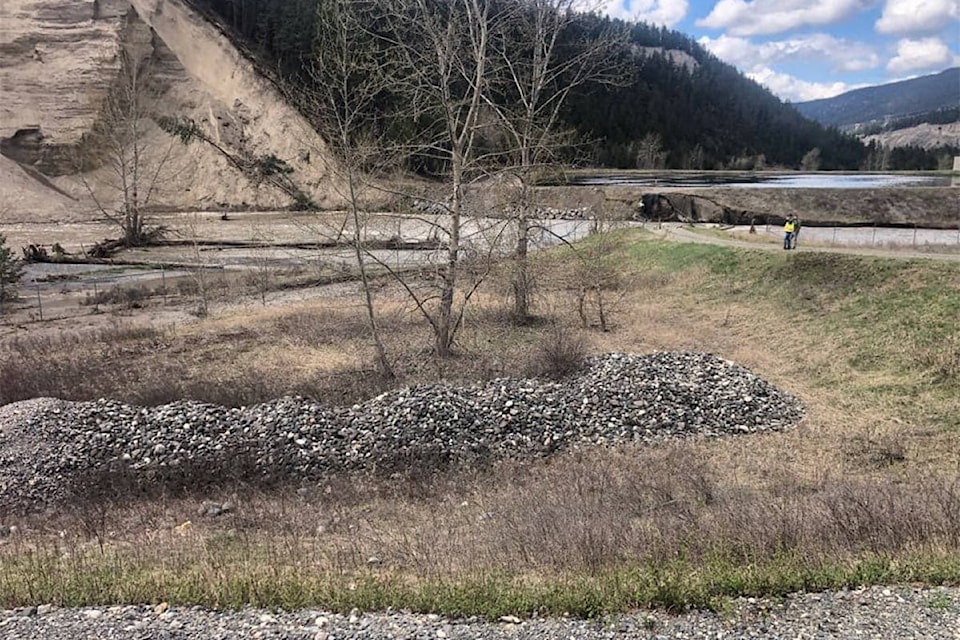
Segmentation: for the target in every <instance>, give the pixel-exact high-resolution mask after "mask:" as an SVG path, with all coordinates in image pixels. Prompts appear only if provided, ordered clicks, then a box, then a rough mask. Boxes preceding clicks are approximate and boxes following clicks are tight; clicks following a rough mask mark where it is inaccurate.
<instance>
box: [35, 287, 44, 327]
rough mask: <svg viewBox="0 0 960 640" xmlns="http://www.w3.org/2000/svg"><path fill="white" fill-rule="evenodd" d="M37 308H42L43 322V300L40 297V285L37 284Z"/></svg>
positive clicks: (41, 318)
mask: <svg viewBox="0 0 960 640" xmlns="http://www.w3.org/2000/svg"><path fill="white" fill-rule="evenodd" d="M36 285H37V306H38V307H39V308H40V322H43V299H42V298H41V297H40V283H39V282H37V283H36Z"/></svg>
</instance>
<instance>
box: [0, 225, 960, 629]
mask: <svg viewBox="0 0 960 640" xmlns="http://www.w3.org/2000/svg"><path fill="white" fill-rule="evenodd" d="M608 261H609V263H610V264H614V265H616V268H617V271H618V276H619V279H620V282H621V284H622V287H621V291H619V292H612V291H611V292H610V294H611V295H610V301H611V308H612V317H613V322H614V324H615V327H614V330H613V331H611V332H608V333H602V334H601V333H593V332H588V338H589V340H590V342H591V344H592V348H593V349H594V350H596V351H609V350H623V351H647V350H651V349H695V350H705V351H711V352H715V353H718V354H720V355H722V356H724V357H727V358H730V359H732V360H735V361H738V362H740V363H741V364H744V365H746V366H748V367H750V368H752V369H753V370H754V371H755V372H757V373H759V374H760V375H762V376H764V377H765V378H767V379H769V380H771V381H773V382H774V383H776V384H778V385H780V386H781V387H783V388H785V389H787V390H789V391H790V392H792V393H794V394H797V395H799V396H800V397H801V398H802V399H803V400H804V402H805V403H806V404H807V407H808V417H807V418H806V419H805V421H804V424H803V425H802V426H801V427H800V428H798V429H796V430H794V431H791V432H788V433H782V434H767V435H761V436H751V437H743V438H727V439H721V440H713V441H704V442H680V443H676V444H672V445H666V446H663V447H656V448H633V447H624V448H623V449H621V450H617V451H612V450H611V451H584V452H574V453H571V454H568V455H565V456H561V457H560V458H558V459H556V460H554V461H552V462H549V463H542V464H528V465H511V464H504V465H501V466H500V468H499V469H498V472H497V473H495V474H490V473H485V472H469V471H466V472H463V473H462V474H453V475H449V476H444V477H426V478H424V477H411V478H407V479H401V480H393V481H390V482H389V483H380V482H377V481H375V480H370V479H367V480H363V479H354V481H353V482H349V481H346V480H339V479H331V480H330V482H329V483H328V484H326V485H324V486H319V487H313V488H308V489H306V490H304V491H301V492H298V493H293V492H289V493H288V492H286V491H279V492H257V491H252V490H243V489H242V488H233V489H223V490H222V491H219V492H216V491H215V492H213V493H207V494H203V495H196V496H179V497H173V496H168V497H164V498H161V499H157V500H153V501H150V502H147V503H131V502H128V501H124V500H117V501H116V502H114V503H110V504H107V505H106V506H105V507H103V508H79V507H78V508H77V509H75V510H68V511H67V512H65V513H62V514H58V515H55V516H43V517H40V516H37V517H35V518H32V519H27V520H25V521H23V522H22V525H23V527H24V529H25V530H26V533H24V534H22V535H19V536H16V537H14V538H12V539H11V540H12V542H9V543H7V544H5V545H3V546H0V606H2V605H7V606H10V605H15V604H22V603H30V602H33V603H36V602H43V601H55V602H63V603H69V604H83V603H94V602H100V603H102V602H115V601H126V602H137V601H159V600H169V601H175V602H199V603H203V604H207V605H210V606H239V605H240V604H243V603H247V602H250V603H256V604H260V605H266V606H282V607H286V608H289V607H298V606H306V605H320V606H326V607H332V608H338V609H349V608H351V607H353V606H358V607H361V608H385V607H388V606H393V607H406V608H411V609H418V610H427V611H439V612H446V613H453V614H482V615H490V616H498V615H502V614H505V613H521V614H524V613H532V612H535V611H539V612H541V613H563V612H570V613H574V614H579V615H599V614H603V613H607V612H612V611H621V610H625V609H630V608H632V607H636V606H646V605H654V606H665V607H668V608H682V607H684V606H688V605H694V606H722V599H723V598H724V597H728V596H733V595H738V594H779V593H784V592H787V591H791V590H796V589H805V588H806V589H820V588H831V587H838V586H843V585H857V584H865V583H877V582H880V583H883V582H899V581H922V582H932V583H941V582H950V583H956V582H958V581H960V563H958V561H957V558H958V557H960V525H958V523H960V485H958V469H960V418H958V416H960V336H958V327H957V320H956V319H957V317H958V315H960V314H958V312H960V265H953V264H939V263H930V262H921V261H917V262H906V261H894V260H880V259H872V258H857V257H847V256H836V255H826V254H804V253H798V254H786V253H784V254H780V253H767V252H753V251H743V250H735V249H728V248H723V247H714V246H706V245H685V244H673V243H662V242H657V241H654V240H652V239H650V238H649V237H648V236H645V235H644V234H643V233H642V232H639V231H632V232H628V233H624V234H622V235H619V236H618V237H617V242H616V246H615V248H614V249H613V250H612V251H611V253H610V254H609V256H608ZM574 262H575V261H574V260H572V259H571V258H570V256H569V255H566V256H565V255H563V254H562V253H555V254H553V255H551V256H549V257H545V258H543V259H542V260H541V261H540V266H541V268H542V273H541V277H540V287H541V288H540V291H541V300H542V309H544V310H545V311H544V312H545V313H547V312H549V314H550V315H552V316H553V317H554V318H555V319H556V320H557V321H558V322H559V323H560V324H561V325H562V326H567V324H569V323H572V322H573V320H574V318H575V315H574V314H573V312H572V307H573V301H572V300H571V298H570V296H569V294H567V293H565V292H564V290H565V287H566V285H567V284H568V283H569V278H570V276H571V273H570V271H571V267H570V265H571V264H573V263H574ZM498 300H499V298H498V297H497V295H496V292H494V291H490V292H487V295H486V296H485V298H484V301H485V305H486V307H481V308H478V309H477V310H475V311H474V313H473V314H472V315H471V318H470V322H468V325H467V333H465V334H464V335H463V336H462V346H463V348H464V349H465V350H468V351H470V352H471V355H472V357H470V358H460V359H458V360H457V361H456V362H454V363H453V364H451V365H448V367H449V368H448V370H447V371H446V375H447V376H448V377H451V378H453V379H456V378H457V377H458V376H459V377H463V378H470V377H476V376H480V375H495V374H500V373H503V372H504V371H519V370H523V369H524V367H525V366H526V365H527V364H529V362H531V361H533V360H535V358H536V353H537V344H538V341H539V340H541V334H542V333H544V332H543V331H542V330H540V329H537V328H527V329H511V328H508V327H506V326H504V324H503V323H502V322H500V321H499V320H498V319H499V317H500V316H499V315H498V312H497V308H498V303H497V301H498ZM327 307H329V305H327ZM341 307H342V308H334V309H330V308H325V309H324V310H323V311H321V310H319V309H318V308H316V307H305V308H303V309H296V310H280V311H278V310H272V311H264V312H262V313H260V314H247V315H246V316H245V317H244V318H243V319H242V320H241V319H234V318H231V317H224V318H220V319H217V320H213V321H210V322H209V323H208V324H207V325H201V327H200V328H198V329H193V330H190V331H186V330H180V331H179V332H172V333H171V332H161V333H159V334H156V333H155V334H152V335H146V336H145V335H139V336H138V335H137V334H131V335H130V336H128V337H127V339H126V340H117V339H112V340H111V341H112V342H113V343H114V344H113V346H111V347H109V349H120V350H121V353H123V352H125V353H127V357H126V359H124V358H122V357H119V356H118V357H111V358H109V362H110V363H111V365H110V366H111V367H113V368H114V370H113V375H111V376H104V377H103V378H102V381H103V384H104V385H105V386H103V387H100V388H96V389H90V390H89V393H91V394H92V395H121V394H122V393H127V394H128V395H132V396H133V397H134V398H136V397H138V394H139V397H151V394H152V393H153V392H152V391H151V387H150V385H151V384H160V382H158V381H157V380H154V379H155V378H157V379H158V380H159V379H162V376H160V375H159V373H158V374H157V375H150V374H149V371H150V370H152V369H158V370H159V369H160V368H161V367H162V366H163V365H162V364H161V363H163V362H167V361H169V360H170V359H177V358H185V357H186V356H185V355H184V354H185V353H189V352H191V349H192V348H199V346H200V345H203V353H202V357H196V356H195V357H194V358H193V359H190V360H189V361H187V360H184V361H183V364H184V366H185V367H187V368H189V369H191V370H192V371H193V375H192V376H191V377H193V378H195V379H206V380H208V381H209V382H208V383H207V384H206V385H204V386H198V387H193V388H192V392H193V393H194V395H197V396H198V397H204V393H206V394H208V396H209V397H212V398H214V399H218V398H220V399H222V398H221V397H225V396H226V395H227V393H226V391H225V390H224V389H225V388H230V389H237V388H239V389H246V390H247V392H249V393H250V394H252V395H251V398H254V399H255V396H256V394H257V393H263V394H270V393H276V392H277V391H282V390H283V388H284V387H283V385H287V388H288V389H289V388H290V385H293V386H294V387H295V388H296V385H306V384H308V383H309V382H311V381H314V383H315V381H316V380H317V379H318V376H320V378H321V379H324V380H330V379H333V380H340V381H341V382H343V380H347V383H345V384H352V383H350V381H351V380H353V379H354V378H353V377H351V375H354V374H351V371H352V370H353V367H355V365H354V364H353V363H356V362H363V361H365V359H366V357H367V355H366V351H365V347H364V346H363V344H362V341H360V340H351V339H350V338H349V335H350V334H351V331H350V327H351V326H352V325H351V324H350V322H351V320H350V318H352V317H353V315H354V314H356V313H357V310H356V306H355V305H353V303H352V301H345V302H342V303H341ZM388 315H389V317H390V318H391V320H390V322H391V324H390V326H391V329H392V336H391V342H392V345H391V346H392V347H393V353H395V354H398V355H402V356H403V357H402V358H401V360H403V361H404V362H406V363H408V364H407V366H406V369H405V371H406V375H407V381H409V382H415V381H419V380H423V379H427V378H429V377H431V376H433V375H436V371H435V370H432V369H430V367H424V368H422V369H417V368H414V367H413V366H412V365H411V364H409V363H412V362H414V361H415V360H417V358H416V356H415V354H414V353H411V352H409V351H407V352H404V353H401V349H402V347H401V346H400V345H402V344H405V343H406V344H409V343H411V342H414V343H415V342H416V341H417V340H419V339H421V338H422V335H421V334H420V333H419V332H420V328H419V327H418V326H416V325H415V324H413V323H411V322H409V321H408V320H404V318H408V315H407V314H402V313H401V314H396V315H393V314H388ZM239 327H242V331H241V330H240V329H239ZM335 327H339V331H340V333H339V334H338V335H340V336H341V339H340V341H336V340H333V339H332V338H330V336H329V335H328V334H329V333H330V332H331V330H332V329H333V328H335ZM572 332H573V330H570V331H569V332H568V333H572ZM158 336H159V337H158ZM144 340H146V341H150V343H151V344H152V345H153V347H154V348H155V350H156V352H157V354H158V355H157V356H156V357H155V358H156V359H150V358H145V359H143V360H139V361H138V362H136V363H130V362H129V360H130V356H129V354H131V353H136V352H138V350H139V347H140V346H141V344H140V341H144ZM106 341H107V340H105V343H106ZM228 343H229V345H230V347H231V348H230V349H229V350H225V349H222V348H220V349H218V348H217V347H218V346H222V345H225V344H228ZM191 345H193V346H192V347H191ZM278 345H279V346H278ZM344 345H346V346H344ZM34 347H36V345H34ZM278 348H279V349H282V350H283V351H284V352H285V354H286V358H287V359H288V360H289V361H291V362H292V363H293V365H294V366H293V367H292V371H291V370H289V369H282V370H281V369H278V368H276V367H275V366H274V365H275V363H276V358H273V359H271V358H270V357H267V356H268V355H269V354H270V353H272V352H273V351H272V350H275V349H278ZM71 349H72V350H74V351H76V350H78V349H77V345H73V346H72V347H71ZM83 349H92V350H94V351H96V350H98V349H100V350H103V351H107V350H109V349H108V346H107V345H106V344H102V345H97V344H94V345H92V346H89V345H84V346H83ZM408 349H409V347H408ZM80 350H82V349H80ZM225 351H229V352H230V353H229V355H227V354H226V353H224V352H225ZM0 357H2V358H3V360H0V364H2V365H3V369H4V370H5V371H6V372H7V374H8V375H11V374H12V375H15V374H16V371H17V370H20V371H24V370H25V369H26V368H27V367H33V370H34V371H35V372H36V371H39V372H41V373H42V372H43V371H44V370H46V368H49V369H50V370H51V372H52V369H53V364H52V363H53V362H56V363H57V366H58V367H60V369H63V368H64V366H66V367H67V368H68V369H69V368H70V367H75V368H76V369H77V370H76V371H74V372H73V373H72V374H69V375H74V376H76V375H82V376H84V377H87V378H94V379H96V378H97V377H98V373H97V372H95V371H94V372H91V371H81V369H82V368H83V367H85V366H86V367H96V366H98V364H97V361H96V359H90V358H80V357H76V356H74V357H75V358H76V359H71V358H69V357H67V356H66V355H65V353H63V352H61V351H59V350H58V349H54V350H53V352H52V353H48V354H43V353H42V352H41V351H39V350H36V349H34V352H33V357H32V358H30V357H28V354H27V352H26V347H25V346H21V347H20V349H19V350H18V351H15V352H10V351H7V352H5V353H3V354H2V355H0ZM227 357H229V358H230V363H231V366H238V367H239V369H238V370H239V372H240V373H238V374H236V377H235V378H234V379H232V380H222V379H221V380H219V384H222V385H223V388H220V387H218V386H217V385H218V378H217V377H216V376H215V375H214V373H215V372H217V371H222V370H224V368H225V367H224V365H225V361H224V360H223V359H224V358H227ZM65 361H66V362H67V364H66V365H64V362H65ZM134 365H135V366H136V368H137V369H138V370H139V372H140V373H139V375H138V376H134V377H132V378H126V377H125V372H124V371H123V370H122V368H123V367H125V366H130V367H133V366H134ZM118 367H119V368H120V370H117V368H118ZM428 370H429V371H428ZM51 375H52V373H51ZM61 375H67V374H63V373H62V372H61ZM337 375H340V376H341V377H340V378H337ZM204 376H206V378H205V377H204ZM324 376H327V377H324ZM36 377H37V379H38V380H39V379H40V378H41V376H40V375H39V374H36ZM248 377H249V378H255V379H257V380H258V381H259V382H258V383H257V384H256V385H255V384H253V383H250V384H248V385H247V386H246V387H245V386H244V382H245V381H246V379H247V378H248ZM354 377H356V376H355V375H354ZM220 378H222V376H220ZM275 378H276V379H277V380H274V379H275ZM281 378H282V382H280V381H278V380H279V379H281ZM131 380H133V382H132V383H131ZM152 380H153V382H151V381H152ZM324 384H326V383H324ZM137 385H142V387H141V388H140V389H139V390H138V389H137ZM257 385H260V386H257ZM325 388H326V387H324V385H323V384H320V385H319V387H316V388H315V390H317V391H319V392H323V390H324V389H325ZM341 391H342V397H344V398H349V397H351V394H357V393H360V391H359V390H357V389H354V388H351V389H347V390H341ZM244 399H250V398H244ZM231 496H232V498H233V499H234V500H236V501H237V502H238V504H239V508H238V510H237V512H236V513H234V514H231V515H228V516H225V517H223V518H220V519H217V520H205V519H204V520H201V519H199V518H197V517H196V514H195V510H196V507H197V505H198V504H199V502H200V500H201V498H203V497H214V498H219V499H223V498H224V497H231ZM188 520H192V524H190V525H186V526H181V527H180V528H176V527H177V525H183V523H184V522H186V521H188ZM60 530H65V531H67V532H68V534H67V536H66V538H61V537H60V536H59V535H58V533H57V532H59V531H60ZM101 543H102V545H101ZM64 550H67V551H69V552H70V554H69V555H66V556H65V555H63V551H64ZM374 557H375V558H376V559H377V560H376V561H375V562H374V561H371V558H374Z"/></svg>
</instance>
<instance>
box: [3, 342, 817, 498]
mask: <svg viewBox="0 0 960 640" xmlns="http://www.w3.org/2000/svg"><path fill="white" fill-rule="evenodd" d="M802 415H803V409H802V406H801V404H800V402H799V401H798V400H797V399H795V398H793V397H791V396H790V395H788V394H785V393H783V392H782V391H780V390H778V389H777V388H775V387H774V386H772V385H770V384H768V383H767V382H765V381H763V380H762V379H760V378H758V377H757V376H755V375H754V374H752V373H751V372H750V371H748V370H747V369H745V368H743V367H741V366H739V365H736V364H734V363H732V362H729V361H726V360H723V359H720V358H718V357H715V356H713V355H709V354H702V353H688V352H660V353H653V354H647V355H629V354H618V353H614V354H607V355H605V356H602V357H598V358H594V359H591V360H589V361H588V362H587V364H586V366H585V367H584V368H583V369H582V370H581V371H580V373H579V374H577V375H574V376H572V377H570V378H567V379H565V380H562V381H559V382H553V381H548V380H541V379H513V378H509V379H496V380H492V381H490V382H487V383H483V384H476V385H471V386H466V387H456V386H451V385H445V384H431V385H422V386H415V387H408V388H403V389H398V390H394V391H390V392H388V393H385V394H382V395H380V396H378V397H376V398H373V399H371V400H369V401H367V402H364V403H362V404H358V405H354V406H352V407H328V406H325V405H323V404H321V403H318V402H315V401H313V400H308V399H305V398H298V397H287V398H281V399H278V400H275V401H272V402H267V403H263V404H258V405H254V406H250V407H241V408H228V407H222V406H217V405H212V404H205V403H200V402H193V401H181V402H174V403H171V404H166V405H161V406H157V407H137V406H131V405H127V404H123V403H120V402H115V401H111V400H97V401H91V402H66V401H61V400H55V399H50V398H46V399H36V400H29V401H26V402H20V403H14V404H11V405H7V406H5V407H0V514H2V513H3V511H4V510H11V511H22V510H29V509H35V508H37V507H39V506H43V505H53V504H57V503H60V502H62V501H64V500H68V499H70V498H72V497H76V496H79V495H83V494H84V493H85V492H87V491H88V489H89V488H90V487H95V488H99V489H100V490H104V487H105V486H106V485H109V484H110V483H108V482H105V478H107V477H108V476H105V475H104V474H107V473H109V474H116V475H114V476H109V477H112V478H116V477H121V476H122V477H124V478H126V479H127V481H130V480H131V479H132V480H134V481H136V482H137V483H140V484H141V485H142V484H143V483H146V484H147V485H151V484H152V485H160V484H163V483H169V482H181V483H193V482H196V481H200V480H203V479H204V478H207V479H208V480H209V479H210V478H217V477H220V478H223V477H224V476H225V474H238V476H239V475H242V476H243V479H245V480H248V481H249V480H251V479H252V480H258V479H259V480H263V481H271V480H282V481H289V480H293V481H304V480H310V479H316V478H319V477H322V476H323V475H324V474H328V473H330V472H334V471H342V470H347V471H357V470H359V471H366V472H372V473H378V474H386V475H388V476H389V475H390V474H394V473H402V472H405V471H409V470H410V469H417V470H419V471H421V472H422V471H423V470H436V469H445V468H450V467H453V466H458V465H473V464H484V463H487V462H490V461H493V460H498V459H507V458H512V459H533V458H540V457H544V456H548V455H551V454H553V453H555V452H557V451H560V450H563V449H565V448H569V447H580V446H588V445H617V444H620V443H625V442H643V443H654V442H658V441H662V440H664V439H671V438H682V437H689V436H707V437H716V436H724V435H739V434H750V433H757V432H761V431H770V430H780V429H785V428H789V427H791V426H793V425H795V424H796V423H797V422H798V421H799V420H800V418H801V417H802ZM107 488H108V489H109V488H110V487H107ZM113 489H116V487H113Z"/></svg>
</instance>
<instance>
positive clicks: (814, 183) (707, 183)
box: [568, 172, 954, 189]
mask: <svg viewBox="0 0 960 640" xmlns="http://www.w3.org/2000/svg"><path fill="white" fill-rule="evenodd" d="M952 181H954V178H952V177H951V176H947V175H915V174H893V173H829V172H823V173H755V172H749V173H710V172H705V173H686V172H664V173H649V172H642V173H640V172H624V173H622V174H610V173H605V174H596V175H590V174H581V175H577V176H573V177H571V178H570V179H569V181H568V184H570V185H600V186H603V185H624V186H637V187H730V188H739V189H882V188H886V187H948V186H950V185H951V183H952Z"/></svg>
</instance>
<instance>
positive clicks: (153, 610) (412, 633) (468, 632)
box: [0, 587, 960, 640]
mask: <svg viewBox="0 0 960 640" xmlns="http://www.w3.org/2000/svg"><path fill="white" fill-rule="evenodd" d="M958 637H960V590H958V589H956V588H947V587H937V588H911V587H889V588H888V587H871V588H868V589H855V590H844V591H838V592H827V593H807V594H803V593H801V594H794V595H790V596H786V597H784V598H779V599H776V600H773V599H764V598H740V599H738V600H735V601H733V602H732V603H731V606H730V607H729V609H725V610H724V613H723V614H722V615H721V614H714V613H710V612H700V611H695V612H690V613H686V614H682V615H669V614H666V613H663V612H661V611H652V612H639V613H635V614H631V615H622V616H609V617H605V618H603V619H602V620H577V619H568V618H554V619H541V618H534V619H528V620H521V619H518V618H513V617H510V616H507V617H504V618H503V619H501V620H499V621H484V620H478V619H475V618H467V619H446V618H442V617H440V616H436V615H417V614H410V613H384V614H362V613H360V612H354V613H352V614H350V615H340V614H331V613H325V612H322V611H311V610H305V611H297V612H289V613H288V612H267V611H261V610H255V609H245V610H242V611H237V612H213V611H209V610H205V609H202V608H199V607H190V608H187V607H173V608H167V607H166V606H165V605H160V606H116V607H97V608H85V609H59V608H56V607H51V606H49V605H46V606H40V607H28V608H23V609H17V610H8V611H3V610H0V640H40V639H44V640H106V639H108V638H116V639H118V640H119V639H121V638H122V639H129V640H233V639H236V638H251V639H256V638H260V639H264V640H266V639H273V640H388V639H393V640H400V639H408V640H437V639H440V640H443V639H449V640H508V639H511V640H572V639H576V640H614V639H615V638H620V639H625V640H639V639H644V640H667V639H668V638H673V639H676V638H689V639H693V638H699V639H707V638H710V639H718V640H719V639H721V638H723V639H730V640H735V639H745V638H764V639H767V640H787V639H789V640H797V639H805V640H814V639H818V640H828V639H829V640H862V639H874V638H876V639H883V640H888V639H889V640H894V639H897V640H954V639H956V638H958Z"/></svg>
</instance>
